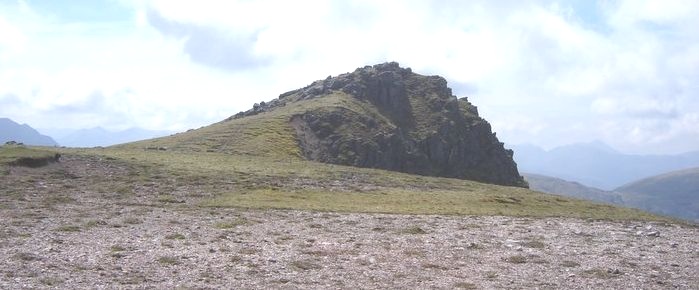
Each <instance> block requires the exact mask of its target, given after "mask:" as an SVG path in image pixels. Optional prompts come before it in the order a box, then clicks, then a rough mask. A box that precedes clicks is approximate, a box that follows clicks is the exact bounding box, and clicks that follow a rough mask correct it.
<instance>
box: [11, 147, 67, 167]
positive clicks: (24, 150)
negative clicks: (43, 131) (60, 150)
mask: <svg viewBox="0 0 699 290" xmlns="http://www.w3.org/2000/svg"><path fill="white" fill-rule="evenodd" d="M55 154H56V152H53V151H51V150H49V149H44V148H42V147H33V146H17V145H3V146H0V165H8V164H10V163H12V162H15V161H17V160H19V159H20V158H34V159H42V158H52V157H53V156H54V155H55Z"/></svg>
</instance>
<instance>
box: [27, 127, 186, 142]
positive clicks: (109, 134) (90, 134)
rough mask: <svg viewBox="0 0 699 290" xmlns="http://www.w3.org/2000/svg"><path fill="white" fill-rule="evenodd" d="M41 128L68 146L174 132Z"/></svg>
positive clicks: (128, 140)
mask: <svg viewBox="0 0 699 290" xmlns="http://www.w3.org/2000/svg"><path fill="white" fill-rule="evenodd" d="M41 130H42V131H44V132H47V133H49V134H50V135H53V136H54V137H55V138H56V140H57V141H58V143H59V144H60V145H62V146H67V147H96V146H111V145H116V144H123V143H128V142H134V141H139V140H145V139H151V138H156V137H162V136H166V135H169V134H172V132H171V131H153V130H146V129H141V128H130V129H127V130H123V131H110V130H106V129H104V128H101V127H95V128H90V129H78V130H69V129H41Z"/></svg>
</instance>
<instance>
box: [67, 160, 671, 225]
mask: <svg viewBox="0 0 699 290" xmlns="http://www.w3.org/2000/svg"><path fill="white" fill-rule="evenodd" d="M62 153H64V154H89V155H102V156H106V157H109V158H112V159H116V160H120V161H125V162H129V163H132V164H134V165H136V166H135V167H139V168H157V169H158V170H159V172H160V174H162V175H165V176H164V177H162V178H161V180H177V182H176V183H181V182H180V181H181V180H188V181H187V182H195V183H197V184H199V185H202V184H203V185H206V188H208V189H209V190H211V191H212V192H211V193H213V196H214V197H213V198H207V199H204V200H202V202H201V204H200V205H201V206H204V207H245V208H283V209H308V210H321V211H341V212H381V213H405V214H469V215H509V216H534V217H542V216H564V217H581V218H593V219H651V220H654V219H662V218H659V217H657V216H653V215H651V214H647V213H643V212H640V211H637V210H632V209H624V208H617V207H612V206H608V205H602V204H596V203H591V202H586V201H582V200H576V199H569V198H565V197H560V196H553V195H547V194H543V193H539V192H535V191H531V190H527V189H522V188H516V187H505V186H497V185H490V184H483V183H478V182H472V181H466V180H459V179H449V178H435V177H426V176H417V175H410V174H404V173H397V172H391V171H385V170H376V169H365V168H355V167H346V166H338V165H329V164H323V163H317V162H309V161H301V160H280V159H278V158H274V157H259V156H257V157H255V156H249V155H231V154H221V153H209V152H203V153H191V154H182V153H181V152H173V151H153V150H142V149H124V148H107V149H62ZM224 183H225V184H233V185H234V187H235V189H233V190H230V189H224V190H217V188H219V186H218V185H220V184H224Z"/></svg>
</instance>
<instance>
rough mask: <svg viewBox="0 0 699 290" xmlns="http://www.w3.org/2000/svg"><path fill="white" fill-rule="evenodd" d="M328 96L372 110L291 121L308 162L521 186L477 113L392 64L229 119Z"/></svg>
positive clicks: (442, 83)
mask: <svg viewBox="0 0 699 290" xmlns="http://www.w3.org/2000/svg"><path fill="white" fill-rule="evenodd" d="M334 93H335V94H336V93H344V94H347V95H350V96H351V97H353V98H354V99H356V100H358V101H360V102H361V104H363V105H365V107H369V108H372V109H371V111H357V110H352V109H349V108H343V107H332V108H322V109H320V110H319V109H316V110H309V111H306V112H304V113H302V114H297V115H294V116H293V117H292V118H291V120H290V124H291V125H292V126H293V127H294V128H295V129H296V133H297V137H298V140H299V144H300V146H301V148H302V151H303V153H304V155H305V157H306V158H307V159H309V160H315V161H320V162H326V163H334V164H342V165H351V166H359V167H371V168H381V169H387V170H395V171H401V172H407V173H414V174H421V175H430V176H442V177H454V178H462V179H470V180H476V181H481V182H487V183H494V184H501V185H511V186H522V187H526V186H527V185H526V182H525V181H524V179H523V178H522V177H521V176H520V175H519V172H518V171H517V165H516V164H515V163H514V161H513V160H512V151H511V150H507V149H505V148H504V147H503V144H502V143H501V142H499V141H498V139H497V137H496V136H495V134H494V133H492V131H491V127H490V124H489V123H488V122H487V121H485V120H483V119H482V118H480V117H479V116H478V110H477V109H476V107H475V106H473V105H472V104H471V103H469V102H468V100H467V99H466V98H461V99H457V98H456V97H455V96H454V95H452V91H451V89H450V88H448V87H447V81H446V80H445V79H444V78H442V77H439V76H423V75H419V74H415V73H413V72H412V71H411V70H410V69H409V68H401V67H400V66H399V65H398V64H397V63H395V62H392V63H384V64H378V65H374V66H366V67H363V68H359V69H357V70H355V71H354V72H352V73H346V74H342V75H339V76H337V77H328V78H326V79H325V80H320V81H316V82H314V83H312V84H311V85H309V86H307V87H305V88H302V89H299V90H295V91H291V92H288V93H285V94H282V95H281V96H280V97H279V99H277V100H274V101H272V102H269V103H262V104H259V105H256V106H255V107H254V108H253V109H252V110H249V111H247V112H241V113H239V114H237V115H236V116H234V118H239V117H244V116H249V115H254V114H258V113H261V112H264V111H268V110H272V109H274V108H275V107H277V106H283V105H285V104H287V103H289V102H295V101H300V100H308V99H313V98H321V97H323V96H326V95H329V94H334Z"/></svg>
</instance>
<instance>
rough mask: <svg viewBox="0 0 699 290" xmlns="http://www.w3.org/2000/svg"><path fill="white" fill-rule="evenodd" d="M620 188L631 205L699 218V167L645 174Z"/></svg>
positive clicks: (694, 218)
mask: <svg viewBox="0 0 699 290" xmlns="http://www.w3.org/2000/svg"><path fill="white" fill-rule="evenodd" d="M616 191H618V192H622V193H623V199H624V202H625V203H627V204H629V205H632V206H635V207H638V208H643V209H647V210H650V211H653V212H658V213H664V214H672V215H676V216H682V217H684V218H687V219H691V220H699V168H693V169H687V170H680V171H674V172H670V173H666V174H661V175H657V176H653V177H649V178H645V179H642V180H639V181H636V182H633V183H631V184H627V185H624V186H622V187H619V188H617V189H616Z"/></svg>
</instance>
